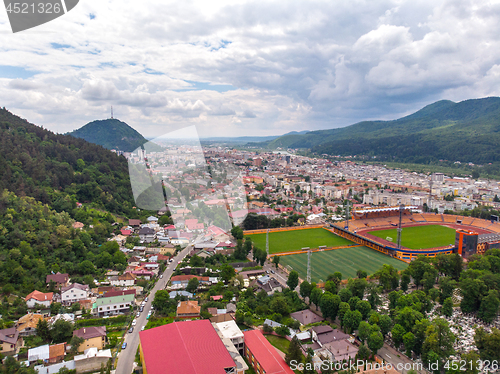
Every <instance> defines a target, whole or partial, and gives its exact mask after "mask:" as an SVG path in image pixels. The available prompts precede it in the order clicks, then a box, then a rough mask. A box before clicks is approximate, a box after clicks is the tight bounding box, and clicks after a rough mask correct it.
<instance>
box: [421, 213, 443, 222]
mask: <svg viewBox="0 0 500 374" xmlns="http://www.w3.org/2000/svg"><path fill="white" fill-rule="evenodd" d="M424 214H425V216H424V217H425V220H426V221H427V222H443V217H442V216H441V214H434V213H424Z"/></svg>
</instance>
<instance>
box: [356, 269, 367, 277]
mask: <svg viewBox="0 0 500 374" xmlns="http://www.w3.org/2000/svg"><path fill="white" fill-rule="evenodd" d="M356 276H357V277H358V278H366V277H367V276H368V273H367V272H366V271H364V270H361V269H359V270H358V271H357V272H356Z"/></svg>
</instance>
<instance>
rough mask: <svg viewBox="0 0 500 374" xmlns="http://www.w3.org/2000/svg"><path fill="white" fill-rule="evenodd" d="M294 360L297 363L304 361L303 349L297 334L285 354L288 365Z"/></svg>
mask: <svg viewBox="0 0 500 374" xmlns="http://www.w3.org/2000/svg"><path fill="white" fill-rule="evenodd" d="M292 361H293V362H296V363H300V362H301V361H302V350H301V349H300V342H299V339H297V336H294V337H293V339H292V341H291V342H290V345H289V346H288V351H287V352H286V355H285V362H286V363H287V365H290V363H291V362H292Z"/></svg>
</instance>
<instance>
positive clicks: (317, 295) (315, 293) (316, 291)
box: [309, 287, 323, 310]
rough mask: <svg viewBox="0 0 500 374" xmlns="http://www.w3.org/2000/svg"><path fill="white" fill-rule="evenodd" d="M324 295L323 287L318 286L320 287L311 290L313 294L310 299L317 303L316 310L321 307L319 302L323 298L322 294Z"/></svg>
mask: <svg viewBox="0 0 500 374" xmlns="http://www.w3.org/2000/svg"><path fill="white" fill-rule="evenodd" d="M322 295H323V291H321V289H320V288H318V287H314V288H313V289H312V290H311V296H310V297H309V299H310V300H311V303H313V304H314V305H316V310H317V309H318V307H319V302H320V300H321V296H322Z"/></svg>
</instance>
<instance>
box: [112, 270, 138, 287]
mask: <svg viewBox="0 0 500 374" xmlns="http://www.w3.org/2000/svg"><path fill="white" fill-rule="evenodd" d="M108 279H109V283H110V284H111V285H113V286H119V287H130V286H133V285H134V284H135V275H134V274H132V273H130V272H126V273H124V274H121V275H114V276H112V277H109V278H108Z"/></svg>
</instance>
